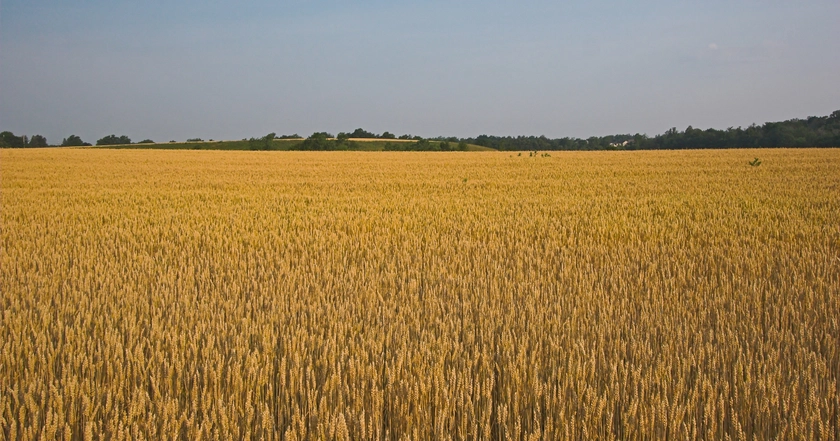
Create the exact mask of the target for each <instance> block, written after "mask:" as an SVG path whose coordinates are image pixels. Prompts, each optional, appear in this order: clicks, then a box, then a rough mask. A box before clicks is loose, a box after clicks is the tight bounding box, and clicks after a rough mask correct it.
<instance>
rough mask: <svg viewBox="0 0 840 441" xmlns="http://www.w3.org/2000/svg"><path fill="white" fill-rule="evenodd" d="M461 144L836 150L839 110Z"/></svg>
mask: <svg viewBox="0 0 840 441" xmlns="http://www.w3.org/2000/svg"><path fill="white" fill-rule="evenodd" d="M464 141H466V142H467V143H470V144H476V145H480V146H483V147H490V148H493V149H496V150H531V151H533V150H680V149H733V148H761V147H840V110H837V111H835V112H833V113H832V114H831V115H830V116H811V117H808V118H806V119H791V120H787V121H782V122H768V123H765V124H764V125H761V126H758V125H755V124H753V125H751V126H749V127H747V128H741V127H737V128H733V127H730V128H728V129H726V130H717V129H707V130H701V129H695V128H693V127H691V126H688V127H687V128H686V129H685V130H683V131H680V130H677V129H676V128H672V129H670V130H668V131H666V132H665V133H663V134H661V135H656V136H654V137H649V136H647V135H641V134H638V133H637V134H635V135H629V134H626V135H609V136H603V137H597V136H593V137H591V138H587V139H580V138H559V139H549V138H546V137H545V136H517V137H512V136H505V137H501V136H489V135H481V136H478V137H476V138H467V139H465V140H464Z"/></svg>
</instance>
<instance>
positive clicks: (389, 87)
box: [0, 0, 840, 144]
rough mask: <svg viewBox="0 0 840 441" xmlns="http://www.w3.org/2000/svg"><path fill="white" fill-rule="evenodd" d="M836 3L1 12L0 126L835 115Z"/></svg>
mask: <svg viewBox="0 0 840 441" xmlns="http://www.w3.org/2000/svg"><path fill="white" fill-rule="evenodd" d="M838 23H840V2H838V1H837V0H825V1H823V0H819V1H802V2H782V1H774V0H767V1H758V0H756V1H741V0H730V1H719V0H707V1H703V2H698V1H690V2H689V1H659V0H644V1H636V2H629V1H599V0H595V1H568V2H557V1H543V0H540V1H529V2H524V3H523V2H519V3H514V2H503V1H496V0H486V1H472V0H466V1H442V0H432V1H423V0H421V1H414V2H407V1H390V2H386V1H381V0H378V1H361V2H354V3H352V4H351V3H350V2H337V1H332V0H320V1H319V0H315V1H303V0H293V1H273V2H270V1H240V2H233V1H221V0H209V1H198V0H184V1H163V0H147V1H142V2H141V1H128V0H86V1H85V0H79V1H72V2H69V1H57V0H0V130H11V131H12V132H14V133H15V134H17V135H23V134H26V135H33V134H42V135H45V136H46V137H47V139H48V141H49V142H50V143H53V144H56V143H60V142H61V139H62V138H64V137H67V136H69V135H71V134H76V135H79V136H81V137H82V139H83V140H85V141H88V142H92V143H93V142H95V141H96V140H97V139H98V138H101V137H103V136H105V135H109V134H116V135H127V136H129V137H130V138H132V140H134V141H139V140H141V139H144V138H151V139H153V140H155V141H158V142H165V141H169V140H173V139H174V140H184V139H186V138H193V137H201V138H203V139H210V138H213V139H240V138H245V137H252V136H255V137H256V136H263V135H265V134H266V133H269V132H276V133H277V134H278V135H281V134H292V133H298V134H300V135H304V136H306V135H309V134H311V133H312V132H315V131H328V132H331V133H337V132H340V131H352V130H354V129H355V128H358V127H361V128H364V129H366V130H368V131H372V132H375V133H381V132H383V131H386V130H387V131H390V132H392V133H395V134H397V135H401V134H413V135H421V136H426V137H432V136H439V135H442V136H458V137H470V136H477V135H480V134H492V135H545V136H548V137H551V138H559V137H564V136H571V137H581V138H586V137H589V136H593V135H596V136H602V135H608V134H617V133H637V132H638V133H647V134H648V135H656V134H659V133H662V132H664V131H666V130H667V129H669V128H670V127H677V128H678V129H680V130H683V129H685V127H686V126H688V125H692V126H694V127H697V128H704V129H705V128H709V127H714V128H719V129H725V128H727V127H730V126H747V125H749V124H751V123H758V124H761V123H764V122H766V121H781V120H786V119H790V118H804V117H807V116H811V115H817V116H824V115H828V114H830V113H831V112H832V111H834V110H840V80H838V79H840V26H838V25H837V24H838Z"/></svg>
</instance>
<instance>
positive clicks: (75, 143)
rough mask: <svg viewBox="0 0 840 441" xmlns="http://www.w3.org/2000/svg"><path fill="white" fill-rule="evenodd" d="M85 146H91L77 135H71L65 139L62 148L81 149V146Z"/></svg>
mask: <svg viewBox="0 0 840 441" xmlns="http://www.w3.org/2000/svg"><path fill="white" fill-rule="evenodd" d="M84 145H90V144H89V143H86V142H84V141H82V138H80V137H78V136H77V135H70V136H68V137H66V138H64V140H63V141H61V146H62V147H79V146H84Z"/></svg>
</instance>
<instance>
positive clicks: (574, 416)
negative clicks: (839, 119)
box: [0, 149, 840, 441]
mask: <svg viewBox="0 0 840 441" xmlns="http://www.w3.org/2000/svg"><path fill="white" fill-rule="evenodd" d="M754 157H760V158H761V161H762V163H761V165H760V166H750V164H749V161H751V160H752V159H753V158H754ZM0 190H1V191H2V193H0V197H2V199H0V204H1V205H0V207H2V213H1V214H0V220H1V221H2V224H0V308H2V312H0V314H2V315H0V439H2V440H18V439H20V440H35V439H45V440H52V439H66V440H70V439H83V440H141V439H149V440H157V439H161V440H163V439H184V440H200V439H208V440H215V439H220V440H228V439H231V440H240V439H254V440H260V439H262V440H381V441H382V440H527V441H530V440H613V439H615V440H666V439H670V440H753V439H755V440H775V439H779V440H803V439H804V440H812V439H813V440H837V441H840V422H838V417H840V415H839V414H840V392H839V390H840V150H837V149H821V150H818V149H801V150H784V149H779V150H730V151H680V152H579V153H571V152H568V153H554V152H552V153H551V155H550V156H545V155H543V154H539V155H536V156H530V155H529V154H528V153H527V152H526V153H524V154H522V155H521V156H518V155H517V154H515V153H513V154H511V153H499V152H482V153H383V152H375V153H371V152H368V153H365V152H324V153H314V152H209V151H144V150H122V151H118V150H86V149H73V150H70V149H44V150H40V149H33V150H2V151H0Z"/></svg>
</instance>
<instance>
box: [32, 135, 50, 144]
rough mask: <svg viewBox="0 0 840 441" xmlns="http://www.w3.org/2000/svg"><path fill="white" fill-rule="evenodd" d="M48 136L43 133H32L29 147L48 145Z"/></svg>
mask: <svg viewBox="0 0 840 441" xmlns="http://www.w3.org/2000/svg"><path fill="white" fill-rule="evenodd" d="M48 145H49V144H47V138H45V137H43V136H41V135H32V138H29V147H47V146H48Z"/></svg>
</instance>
